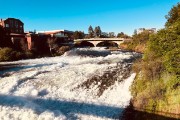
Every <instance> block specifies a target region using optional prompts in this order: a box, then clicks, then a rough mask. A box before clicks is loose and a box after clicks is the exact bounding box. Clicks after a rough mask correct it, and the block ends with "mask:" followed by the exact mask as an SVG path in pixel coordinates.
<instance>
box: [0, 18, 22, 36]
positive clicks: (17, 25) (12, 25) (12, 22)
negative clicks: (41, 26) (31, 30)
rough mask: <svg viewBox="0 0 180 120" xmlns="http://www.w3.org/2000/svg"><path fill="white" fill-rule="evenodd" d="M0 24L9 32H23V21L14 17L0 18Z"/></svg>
mask: <svg viewBox="0 0 180 120" xmlns="http://www.w3.org/2000/svg"><path fill="white" fill-rule="evenodd" d="M0 25H1V26H2V27H3V28H4V29H5V30H7V31H9V32H10V33H16V34H23V33H24V23H23V22H22V21H21V20H19V19H15V18H7V19H5V20H3V19H1V20H0Z"/></svg>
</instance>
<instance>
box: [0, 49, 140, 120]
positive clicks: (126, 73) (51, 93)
mask: <svg viewBox="0 0 180 120" xmlns="http://www.w3.org/2000/svg"><path fill="white" fill-rule="evenodd" d="M138 56H139V54H138V53H135V52H122V51H109V50H106V49H104V48H78V49H73V50H71V51H68V52H66V53H65V54H64V55H62V56H58V57H47V58H39V59H30V60H20V61H15V62H3V63H0V66H3V67H2V68H1V71H0V119H13V120H17V119H20V120H35V119H39V120H43V119H45V120H54V119H56V120H66V119H67V120H78V119H80V120H111V119H119V118H121V116H122V113H123V111H124V109H125V108H126V107H127V106H128V105H129V102H130V99H131V93H130V91H129V87H130V86H131V84H132V82H133V80H134V78H135V73H131V72H130V69H131V65H132V61H133V60H134V59H135V58H137V57H138Z"/></svg>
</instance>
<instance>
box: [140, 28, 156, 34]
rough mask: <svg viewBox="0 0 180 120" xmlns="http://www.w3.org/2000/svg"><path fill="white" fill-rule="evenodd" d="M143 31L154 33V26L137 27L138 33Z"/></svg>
mask: <svg viewBox="0 0 180 120" xmlns="http://www.w3.org/2000/svg"><path fill="white" fill-rule="evenodd" d="M144 31H148V32H150V33H156V28H150V29H145V28H139V29H137V34H140V33H142V32H144Z"/></svg>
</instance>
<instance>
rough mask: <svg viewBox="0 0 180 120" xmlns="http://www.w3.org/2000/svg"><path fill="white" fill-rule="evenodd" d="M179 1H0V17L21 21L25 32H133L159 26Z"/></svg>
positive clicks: (161, 25)
mask: <svg viewBox="0 0 180 120" xmlns="http://www.w3.org/2000/svg"><path fill="white" fill-rule="evenodd" d="M178 2H179V0H0V3H1V7H0V18H3V19H4V18H8V17H14V18H18V19H20V20H22V21H23V22H24V24H25V31H29V30H31V31H33V30H34V29H36V31H41V30H55V29H67V30H73V31H75V30H81V31H84V32H85V33H87V30H88V27H89V25H92V26H93V27H95V26H98V25H99V26H100V27H101V30H102V31H103V32H115V33H118V32H124V33H127V34H129V35H131V34H133V31H134V29H136V28H141V27H144V28H154V27H155V28H158V29H160V28H163V27H164V24H165V22H166V19H165V17H164V16H165V15H167V13H168V11H169V10H170V9H171V8H172V6H173V5H176V4H177V3H178Z"/></svg>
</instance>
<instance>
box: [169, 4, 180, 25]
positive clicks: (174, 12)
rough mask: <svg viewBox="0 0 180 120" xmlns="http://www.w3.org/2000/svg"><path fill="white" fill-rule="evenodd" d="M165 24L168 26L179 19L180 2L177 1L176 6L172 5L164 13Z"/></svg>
mask: <svg viewBox="0 0 180 120" xmlns="http://www.w3.org/2000/svg"><path fill="white" fill-rule="evenodd" d="M166 19H167V22H166V26H170V25H172V24H173V23H175V22H176V21H180V3H178V4H177V5H176V6H174V7H173V8H172V9H171V10H170V11H169V13H168V15H166Z"/></svg>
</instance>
